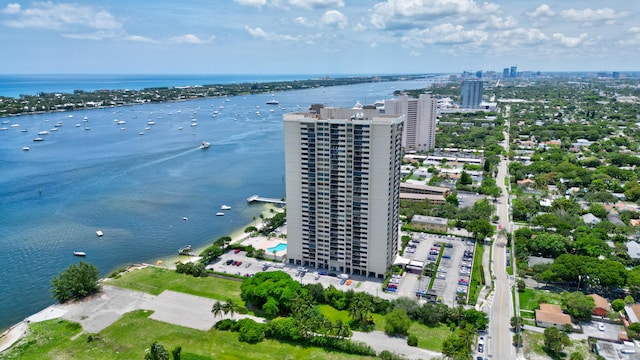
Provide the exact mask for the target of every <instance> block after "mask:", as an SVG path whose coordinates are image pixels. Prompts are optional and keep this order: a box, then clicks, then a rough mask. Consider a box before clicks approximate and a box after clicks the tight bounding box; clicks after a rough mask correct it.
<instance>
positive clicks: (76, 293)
mask: <svg viewBox="0 0 640 360" xmlns="http://www.w3.org/2000/svg"><path fill="white" fill-rule="evenodd" d="M98 279H99V271H98V268H97V267H96V266H95V265H93V264H89V263H87V262H84V261H80V263H79V264H77V265H76V264H71V265H70V266H69V267H68V268H67V269H66V270H65V271H63V272H61V273H60V274H59V275H58V276H54V277H53V279H51V286H52V295H53V298H54V299H56V300H58V301H59V302H61V303H63V302H65V301H67V300H70V299H81V298H83V297H85V296H87V295H91V294H95V293H97V292H98V290H100V286H99V285H98Z"/></svg>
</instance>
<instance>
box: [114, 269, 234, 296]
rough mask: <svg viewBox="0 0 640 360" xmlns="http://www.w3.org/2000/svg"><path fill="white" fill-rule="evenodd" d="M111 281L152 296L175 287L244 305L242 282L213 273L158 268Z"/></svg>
mask: <svg viewBox="0 0 640 360" xmlns="http://www.w3.org/2000/svg"><path fill="white" fill-rule="evenodd" d="M107 284H109V285H115V286H119V287H123V288H127V289H132V290H138V291H142V292H146V293H149V294H152V295H159V294H160V293H161V292H163V291H164V290H173V291H177V292H182V293H185V294H191V295H197V296H202V297H206V298H210V299H216V300H220V301H225V300H227V299H232V300H234V301H237V302H239V303H241V304H242V305H244V302H243V301H242V299H240V284H242V282H241V281H238V280H230V279H224V278H219V277H212V276H207V277H202V278H195V277H193V276H191V275H186V274H178V273H177V272H175V271H174V270H169V269H163V268H157V267H147V268H144V269H139V270H134V271H130V272H127V273H125V274H123V275H122V276H120V277H119V278H117V279H109V280H108V282H107Z"/></svg>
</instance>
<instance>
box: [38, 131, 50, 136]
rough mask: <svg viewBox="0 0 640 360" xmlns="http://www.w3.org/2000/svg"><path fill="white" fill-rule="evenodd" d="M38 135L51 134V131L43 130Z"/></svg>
mask: <svg viewBox="0 0 640 360" xmlns="http://www.w3.org/2000/svg"><path fill="white" fill-rule="evenodd" d="M38 135H49V132H48V131H47V130H42V131H40V132H39V133H38Z"/></svg>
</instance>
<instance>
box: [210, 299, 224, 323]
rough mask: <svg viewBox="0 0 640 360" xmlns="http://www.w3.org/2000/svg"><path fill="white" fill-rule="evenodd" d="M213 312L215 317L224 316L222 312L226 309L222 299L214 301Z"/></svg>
mask: <svg viewBox="0 0 640 360" xmlns="http://www.w3.org/2000/svg"><path fill="white" fill-rule="evenodd" d="M211 312H212V313H213V318H214V319H215V318H217V317H218V315H220V317H222V314H223V313H224V309H223V305H222V303H220V301H216V302H214V303H213V307H212V308H211Z"/></svg>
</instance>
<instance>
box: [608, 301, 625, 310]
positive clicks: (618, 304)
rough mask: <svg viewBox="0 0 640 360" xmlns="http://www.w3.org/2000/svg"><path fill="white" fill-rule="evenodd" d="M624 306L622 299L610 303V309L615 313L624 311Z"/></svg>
mask: <svg viewBox="0 0 640 360" xmlns="http://www.w3.org/2000/svg"><path fill="white" fill-rule="evenodd" d="M624 306H625V304H624V300H622V299H615V300H613V301H612V302H611V308H612V309H613V311H615V312H618V311H622V310H623V309H624Z"/></svg>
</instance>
